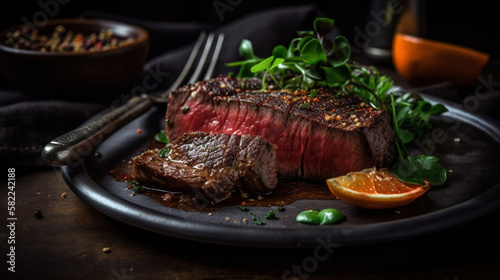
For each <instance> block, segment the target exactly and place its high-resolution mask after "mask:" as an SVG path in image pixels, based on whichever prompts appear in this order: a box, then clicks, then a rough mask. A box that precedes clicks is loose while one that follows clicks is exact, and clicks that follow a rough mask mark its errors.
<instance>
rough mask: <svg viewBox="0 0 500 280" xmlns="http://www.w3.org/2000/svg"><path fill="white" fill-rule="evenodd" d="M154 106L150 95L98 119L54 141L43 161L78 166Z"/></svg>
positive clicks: (47, 147)
mask: <svg viewBox="0 0 500 280" xmlns="http://www.w3.org/2000/svg"><path fill="white" fill-rule="evenodd" d="M153 103H154V102H153V100H151V98H149V97H148V96H146V95H141V96H136V97H133V98H131V99H130V100H129V101H128V102H127V103H125V104H124V105H122V106H120V107H117V108H116V109H113V110H112V111H110V112H108V113H106V114H105V115H103V116H101V117H99V118H98V119H96V120H94V121H92V122H90V123H87V124H85V125H82V126H80V127H78V128H76V129H74V130H72V131H70V132H68V133H66V134H63V135H61V136H59V137H57V138H55V139H54V140H52V141H50V142H49V143H48V144H47V145H45V147H44V148H43V150H42V160H43V161H44V163H45V164H47V165H49V166H63V165H69V166H73V165H75V166H76V165H77V164H79V162H80V161H81V159H82V158H83V157H85V156H88V155H89V154H90V153H92V151H93V150H94V148H95V147H97V146H98V145H99V144H101V143H102V142H103V141H104V140H105V139H107V138H108V137H109V136H111V135H112V134H113V132H115V131H116V130H118V129H120V128H121V127H123V126H124V125H125V124H127V123H128V122H130V121H132V120H133V119H135V118H137V117H138V116H140V115H141V114H142V113H144V112H146V111H148V110H149V109H150V108H151V106H152V105H153Z"/></svg>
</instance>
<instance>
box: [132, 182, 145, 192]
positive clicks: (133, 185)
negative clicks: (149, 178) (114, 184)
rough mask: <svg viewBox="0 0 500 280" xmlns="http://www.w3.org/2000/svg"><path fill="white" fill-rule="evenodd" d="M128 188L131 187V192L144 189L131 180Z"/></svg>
mask: <svg viewBox="0 0 500 280" xmlns="http://www.w3.org/2000/svg"><path fill="white" fill-rule="evenodd" d="M130 188H131V189H132V191H133V193H132V194H139V193H142V192H143V191H144V189H143V187H142V185H141V184H139V183H138V182H137V181H135V180H134V181H132V182H130Z"/></svg>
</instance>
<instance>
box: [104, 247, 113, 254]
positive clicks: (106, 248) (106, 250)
mask: <svg viewBox="0 0 500 280" xmlns="http://www.w3.org/2000/svg"><path fill="white" fill-rule="evenodd" d="M102 251H103V252H104V253H106V254H108V253H111V248H109V247H104V248H102Z"/></svg>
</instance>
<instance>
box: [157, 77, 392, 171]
mask: <svg viewBox="0 0 500 280" xmlns="http://www.w3.org/2000/svg"><path fill="white" fill-rule="evenodd" d="M166 130H167V134H168V136H169V137H170V139H177V138H179V137H182V135H183V134H184V133H186V132H192V131H204V132H209V133H221V134H237V135H243V134H252V135H260V136H262V137H264V138H265V139H267V140H268V141H269V142H271V143H273V144H275V145H276V146H277V154H276V161H277V163H276V165H277V170H278V174H279V175H280V176H283V177H293V178H303V179H312V180H324V179H327V178H331V177H335V176H339V175H344V174H347V173H348V172H351V171H359V170H362V169H364V168H368V167H372V166H377V167H386V166H389V165H390V164H391V162H392V159H393V156H394V141H395V138H394V132H393V130H392V128H391V126H390V124H389V122H388V118H387V114H386V112H384V111H381V110H375V109H373V108H371V107H370V106H368V105H367V104H365V103H364V102H362V101H361V100H360V99H358V98H354V97H351V96H347V95H343V94H341V93H338V92H336V91H334V90H332V89H326V88H325V89H323V88H319V89H317V90H313V91H312V92H306V91H300V92H290V91H287V90H267V91H263V90H261V80H260V79H258V78H251V79H237V78H233V77H228V76H219V77H217V78H214V79H211V80H206V81H200V82H197V83H195V84H191V85H187V86H184V87H181V88H179V89H178V90H176V91H174V92H172V94H171V95H170V98H169V106H168V109H167V112H166Z"/></svg>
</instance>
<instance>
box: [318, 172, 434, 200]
mask: <svg viewBox="0 0 500 280" xmlns="http://www.w3.org/2000/svg"><path fill="white" fill-rule="evenodd" d="M326 183H327V184H328V187H329V188H330V191H331V192H332V193H333V194H334V195H336V196H337V197H338V198H340V199H341V200H342V201H344V202H347V203H349V204H352V205H355V206H358V207H362V208H369V209H388V208H394V207H400V206H404V205H407V204H410V203H411V202H413V201H414V200H415V199H417V198H419V197H420V196H422V195H423V194H424V193H425V192H426V191H427V190H428V189H429V188H430V184H429V183H427V184H426V185H423V186H422V185H415V184H409V183H404V182H402V181H400V180H399V179H398V178H396V177H395V176H394V175H392V173H391V172H390V171H389V170H388V169H387V168H383V169H380V170H378V171H377V169H376V168H370V169H365V170H363V171H359V172H350V173H348V174H347V175H344V176H340V177H336V178H331V179H328V180H326Z"/></svg>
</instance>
